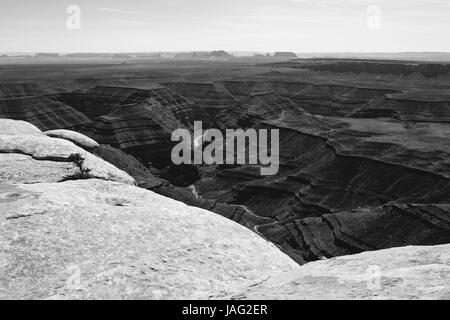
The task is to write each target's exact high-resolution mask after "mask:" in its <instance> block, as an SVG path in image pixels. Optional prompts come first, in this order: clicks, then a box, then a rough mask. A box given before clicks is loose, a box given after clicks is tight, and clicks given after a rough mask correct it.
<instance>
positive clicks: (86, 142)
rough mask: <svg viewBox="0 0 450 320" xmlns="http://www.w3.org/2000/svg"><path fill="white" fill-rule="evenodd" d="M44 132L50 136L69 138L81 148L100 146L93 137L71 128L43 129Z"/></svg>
mask: <svg viewBox="0 0 450 320" xmlns="http://www.w3.org/2000/svg"><path fill="white" fill-rule="evenodd" d="M44 134H45V135H47V136H49V137H52V138H61V139H66V140H69V141H71V142H73V143H75V144H76V145H77V146H79V147H81V148H83V149H92V148H96V147H99V146H100V145H99V144H98V143H97V142H96V141H94V140H93V139H91V138H89V137H87V136H85V135H84V134H81V133H78V132H75V131H72V130H66V129H57V130H49V131H45V132H44Z"/></svg>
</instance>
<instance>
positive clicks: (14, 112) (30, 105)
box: [0, 84, 89, 130]
mask: <svg viewBox="0 0 450 320" xmlns="http://www.w3.org/2000/svg"><path fill="white" fill-rule="evenodd" d="M56 93H57V92H55V90H51V89H46V88H42V87H41V86H38V85H36V84H4V85H0V118H9V119H16V120H25V121H28V122H30V123H32V124H34V125H35V126H37V127H38V128H40V129H41V130H52V129H61V128H68V129H77V128H78V129H79V128H80V127H82V126H83V125H85V124H87V123H89V118H88V117H86V116H85V115H84V114H82V113H80V112H77V111H76V110H75V109H73V108H71V107H70V106H68V105H66V104H64V103H62V102H60V101H56V100H54V99H53V96H54V95H55V94H56Z"/></svg>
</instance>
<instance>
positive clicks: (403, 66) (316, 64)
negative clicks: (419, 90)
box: [283, 58, 450, 78]
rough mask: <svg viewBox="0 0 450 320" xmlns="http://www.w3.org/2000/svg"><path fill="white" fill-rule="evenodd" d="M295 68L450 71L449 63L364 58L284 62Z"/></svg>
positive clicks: (438, 73)
mask: <svg viewBox="0 0 450 320" xmlns="http://www.w3.org/2000/svg"><path fill="white" fill-rule="evenodd" d="M283 65H289V66H291V67H294V68H307V69H311V70H315V71H328V72H338V73H357V74H358V73H367V74H394V75H406V76H407V75H411V74H419V75H421V76H423V77H426V78H434V77H438V76H441V75H446V74H448V73H449V72H450V64H448V63H424V62H418V61H395V60H364V59H342V60H340V59H319V58H318V59H305V60H297V61H291V62H284V63H283Z"/></svg>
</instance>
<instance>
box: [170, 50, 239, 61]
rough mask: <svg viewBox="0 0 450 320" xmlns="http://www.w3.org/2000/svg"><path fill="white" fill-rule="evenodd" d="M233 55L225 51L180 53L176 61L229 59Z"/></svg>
mask: <svg viewBox="0 0 450 320" xmlns="http://www.w3.org/2000/svg"><path fill="white" fill-rule="evenodd" d="M232 57H233V55H231V54H229V53H228V52H226V51H224V50H217V51H211V52H204V51H196V52H179V53H176V54H175V56H174V58H176V59H229V58H232Z"/></svg>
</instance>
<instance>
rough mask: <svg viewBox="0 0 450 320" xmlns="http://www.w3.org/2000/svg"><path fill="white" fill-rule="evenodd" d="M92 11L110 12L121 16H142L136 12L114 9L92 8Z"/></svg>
mask: <svg viewBox="0 0 450 320" xmlns="http://www.w3.org/2000/svg"><path fill="white" fill-rule="evenodd" d="M93 10H97V11H103V12H111V13H123V14H139V15H140V14H142V12H138V11H129V10H122V9H116V8H93Z"/></svg>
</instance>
